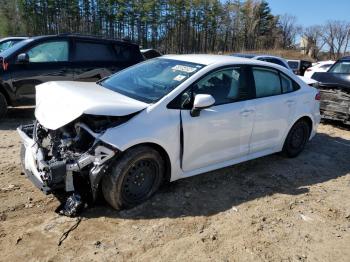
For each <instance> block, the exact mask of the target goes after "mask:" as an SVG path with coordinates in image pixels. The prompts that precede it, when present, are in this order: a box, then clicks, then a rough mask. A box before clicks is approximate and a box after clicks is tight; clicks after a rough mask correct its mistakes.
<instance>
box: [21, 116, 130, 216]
mask: <svg viewBox="0 0 350 262" xmlns="http://www.w3.org/2000/svg"><path fill="white" fill-rule="evenodd" d="M133 115H134V114H132V115H128V116H122V117H117V116H94V115H82V116H81V117H79V118H78V119H76V120H74V121H72V122H71V123H69V124H67V125H65V126H63V127H61V128H59V129H57V130H50V129H47V128H45V127H44V126H42V125H41V124H40V123H39V122H38V121H35V122H34V123H33V124H32V125H27V126H22V127H20V128H19V133H20V135H21V136H22V139H23V140H27V141H29V142H27V144H26V143H24V145H25V147H26V148H27V147H28V146H30V147H31V151H30V152H29V153H31V154H32V156H30V155H27V154H29V153H27V151H28V150H26V153H25V156H24V157H25V159H24V160H23V162H24V163H25V171H26V174H27V176H28V177H29V178H31V177H32V179H34V180H36V181H33V180H32V181H33V182H34V184H36V185H37V186H38V187H39V188H40V189H41V190H42V191H44V192H46V193H56V192H58V191H63V192H64V191H65V192H67V193H68V195H70V196H69V197H68V199H67V202H66V204H65V208H63V214H65V215H69V216H74V215H76V213H77V212H79V210H80V209H81V208H82V205H84V203H87V202H93V201H95V199H96V197H97V191H98V187H99V183H100V180H101V178H102V176H103V174H104V173H105V172H106V171H107V169H108V168H109V164H110V163H111V162H112V161H110V160H112V159H114V158H115V157H116V156H117V155H118V150H117V149H115V148H113V147H112V146H110V145H107V144H105V143H103V142H102V141H101V140H99V137H100V136H101V135H102V134H103V133H104V131H105V130H107V129H108V128H112V127H115V126H117V125H120V124H121V123H124V122H126V121H127V120H129V119H130V118H131V117H132V116H133ZM21 132H22V134H21ZM23 136H27V137H23ZM30 141H32V144H30ZM33 155H34V156H33ZM31 157H32V158H33V159H31ZM30 160H33V162H34V163H33V164H34V165H35V171H37V173H36V172H34V174H33V167H31V166H30V165H31V161H30Z"/></svg>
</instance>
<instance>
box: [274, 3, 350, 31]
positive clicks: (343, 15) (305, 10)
mask: <svg viewBox="0 0 350 262" xmlns="http://www.w3.org/2000/svg"><path fill="white" fill-rule="evenodd" d="M267 2H268V3H269V5H270V8H271V12H272V14H274V15H282V14H285V13H288V14H291V15H294V16H296V17H297V23H298V24H300V25H302V26H303V27H307V26H311V25H321V24H325V23H326V22H327V21H328V20H345V21H349V22H350V0H332V1H330V0H267Z"/></svg>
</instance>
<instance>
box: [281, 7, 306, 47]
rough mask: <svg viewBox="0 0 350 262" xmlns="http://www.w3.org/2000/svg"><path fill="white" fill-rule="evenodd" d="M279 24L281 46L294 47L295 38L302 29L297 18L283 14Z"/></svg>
mask: <svg viewBox="0 0 350 262" xmlns="http://www.w3.org/2000/svg"><path fill="white" fill-rule="evenodd" d="M278 25H279V27H280V30H281V47H282V48H291V47H293V44H294V42H295V38H296V36H297V35H298V33H299V32H300V31H301V27H300V26H298V25H297V18H296V17H295V16H292V15H289V14H284V15H281V16H280V17H279V19H278Z"/></svg>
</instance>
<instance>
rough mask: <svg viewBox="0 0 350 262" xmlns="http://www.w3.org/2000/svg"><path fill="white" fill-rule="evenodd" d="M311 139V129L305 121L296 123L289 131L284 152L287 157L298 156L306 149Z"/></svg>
mask: <svg viewBox="0 0 350 262" xmlns="http://www.w3.org/2000/svg"><path fill="white" fill-rule="evenodd" d="M309 137H310V127H309V125H308V123H307V122H306V121H305V120H300V121H298V122H296V123H295V124H294V125H293V126H292V128H291V129H290V130H289V133H288V136H287V138H286V141H285V142H284V145H283V150H282V152H283V153H284V154H285V155H286V156H287V157H291V158H292V157H296V156H298V155H299V154H300V153H301V152H302V151H303V150H304V148H305V145H306V143H307V141H308V140H309Z"/></svg>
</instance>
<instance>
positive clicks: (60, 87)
mask: <svg viewBox="0 0 350 262" xmlns="http://www.w3.org/2000/svg"><path fill="white" fill-rule="evenodd" d="M36 101H37V106H36V110H35V116H36V119H37V121H36V122H35V123H34V124H33V125H29V126H22V127H20V128H18V132H19V135H20V136H21V138H22V140H23V144H24V147H23V151H22V153H23V154H22V161H23V165H24V168H25V172H26V174H27V175H28V177H29V178H31V179H32V180H33V182H34V183H35V184H36V185H37V186H38V187H39V188H40V189H41V190H43V191H45V192H55V191H56V190H57V189H59V188H64V189H65V190H66V191H67V192H72V193H73V194H74V195H75V196H81V198H84V197H85V198H86V195H87V194H86V192H89V194H88V195H89V196H92V199H94V198H95V197H96V195H97V192H98V190H99V189H101V190H102V193H103V196H104V198H105V199H106V201H107V202H108V203H109V204H110V205H111V206H112V207H114V208H115V209H121V208H125V207H126V208H128V207H132V206H135V205H137V204H139V203H141V202H143V201H145V200H146V199H147V198H149V197H150V196H151V195H152V194H154V193H155V192H156V190H157V189H158V188H159V186H160V185H161V184H162V183H163V182H165V181H174V180H177V179H181V178H186V177H190V176H194V175H198V174H201V173H204V172H208V171H211V170H215V169H218V168H222V167H226V166H230V165H233V164H237V163H240V162H244V161H247V160H250V159H254V158H258V157H262V156H265V155H269V154H273V153H276V152H280V151H283V152H284V154H285V155H286V156H288V157H295V156H297V155H298V154H299V153H300V152H301V151H302V150H303V149H304V147H305V145H306V143H307V141H308V140H310V139H311V138H312V137H313V136H314V135H315V133H316V129H317V125H318V123H319V120H320V113H319V95H318V92H317V90H316V89H315V88H313V87H310V86H307V85H306V84H305V83H304V82H303V81H302V80H301V79H299V78H298V77H297V76H295V75H294V74H293V73H292V72H291V71H290V70H287V69H285V68H283V67H281V66H278V65H274V64H272V63H266V62H262V61H257V60H252V59H245V58H237V57H231V56H216V55H171V56H163V57H160V58H155V59H151V60H148V61H146V62H143V63H140V64H137V65H135V66H132V67H130V68H127V69H125V70H123V71H121V72H118V73H116V74H114V75H112V76H110V77H108V78H106V79H103V80H102V81H100V82H98V83H96V84H95V83H82V82H48V83H45V84H41V85H39V86H37V100H36ZM81 198H80V197H78V198H75V200H76V199H78V200H80V199H81Z"/></svg>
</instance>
